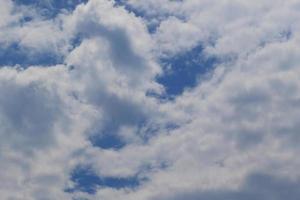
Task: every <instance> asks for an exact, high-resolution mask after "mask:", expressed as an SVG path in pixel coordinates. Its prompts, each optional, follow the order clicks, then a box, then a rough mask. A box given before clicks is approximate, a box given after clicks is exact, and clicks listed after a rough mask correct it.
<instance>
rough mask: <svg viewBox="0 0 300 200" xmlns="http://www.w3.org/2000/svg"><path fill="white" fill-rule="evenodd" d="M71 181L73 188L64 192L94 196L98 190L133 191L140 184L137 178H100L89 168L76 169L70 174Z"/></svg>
mask: <svg viewBox="0 0 300 200" xmlns="http://www.w3.org/2000/svg"><path fill="white" fill-rule="evenodd" d="M71 180H72V181H73V183H74V186H73V187H71V188H67V189H65V191H66V192H69V193H73V192H76V191H80V192H85V193H89V194H95V193H96V191H97V189H98V188H114V189H121V188H131V189H134V188H136V187H138V186H139V185H140V184H141V181H142V180H140V179H139V178H138V177H137V176H132V177H126V178H122V177H100V176H98V175H96V174H95V173H94V172H93V171H92V170H91V168H89V167H82V166H81V167H77V168H76V169H75V170H74V171H73V172H72V173H71Z"/></svg>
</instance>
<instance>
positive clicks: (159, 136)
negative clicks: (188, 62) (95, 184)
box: [0, 0, 300, 200]
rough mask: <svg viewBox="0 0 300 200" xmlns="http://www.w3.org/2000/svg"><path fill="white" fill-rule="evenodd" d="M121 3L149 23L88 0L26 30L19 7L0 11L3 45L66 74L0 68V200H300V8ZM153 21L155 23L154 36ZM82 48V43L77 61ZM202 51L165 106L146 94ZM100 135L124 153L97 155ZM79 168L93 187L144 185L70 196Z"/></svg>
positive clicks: (192, 2) (267, 0) (158, 88)
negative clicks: (164, 70) (126, 182)
mask: <svg viewBox="0 0 300 200" xmlns="http://www.w3.org/2000/svg"><path fill="white" fill-rule="evenodd" d="M0 3H2V2H0ZM127 4H128V5H130V6H133V7H134V8H135V9H138V10H140V11H142V12H144V14H145V16H147V17H146V19H141V18H139V17H136V16H134V14H133V13H129V12H128V11H126V10H125V9H124V8H123V7H116V6H114V5H113V2H112V1H105V0H101V1H96V0H90V1H89V2H88V3H87V4H86V5H85V4H82V5H79V6H78V7H77V9H76V10H75V11H74V12H72V13H67V14H63V15H59V16H57V17H56V18H55V19H43V18H41V17H40V16H39V15H38V14H34V15H33V16H32V17H33V20H32V21H30V22H28V23H26V24H25V25H24V26H21V25H20V24H19V22H18V21H19V19H20V18H19V17H20V16H22V13H21V14H19V15H16V14H13V13H12V10H13V8H15V9H16V8H18V5H15V4H14V3H12V2H10V1H3V5H5V6H4V7H2V8H0V9H3V12H0V13H1V14H0V15H1V16H2V18H1V19H2V20H0V27H1V29H0V34H1V35H7V33H13V34H12V35H8V36H6V37H3V38H2V39H1V44H2V43H3V44H5V43H6V44H9V43H12V42H17V43H18V44H20V45H21V46H24V47H26V48H28V49H29V52H28V54H31V52H34V51H37V52H39V51H43V52H44V51H45V52H47V51H48V50H50V51H55V52H56V53H57V54H58V55H62V56H63V57H65V59H64V65H56V66H49V67H42V66H32V67H29V68H27V69H22V68H16V67H13V66H6V67H2V68H0V93H1V96H0V139H1V140H0V141H1V142H0V150H1V153H0V163H1V164H0V168H1V169H6V170H1V171H0V180H1V181H0V182H1V183H0V195H1V197H2V198H3V199H36V200H40V199H51V200H52V199H72V197H76V196H77V197H86V198H87V199H105V200H110V199H128V200H131V199H132V200H133V199H141V200H160V199H178V200H180V199H191V200H192V199H215V200H218V199H221V197H222V196H223V197H226V198H230V199H239V200H244V199H249V198H250V197H251V198H252V197H254V198H256V199H259V200H262V199H264V200H269V199H273V198H275V197H276V198H277V199H283V198H287V194H286V193H285V192H284V190H285V187H284V186H285V185H289V186H290V187H289V188H290V190H289V194H290V195H292V196H291V197H290V199H297V198H298V197H299V194H298V193H299V192H297V190H295V189H294V188H297V186H298V185H299V176H300V174H299V172H298V171H299V170H298V169H299V164H300V160H299V159H298V158H297V155H298V152H299V147H297V144H298V142H299V136H298V132H299V125H298V124H299V123H298V122H299V119H300V112H299V106H300V93H299V90H300V82H299V77H298V75H299V74H300V70H299V67H298V66H299V63H300V59H299V58H300V55H299V53H298V52H299V47H298V45H297V44H298V43H299V40H300V38H299V36H298V35H299V25H298V24H297V23H295V22H297V21H299V18H300V14H298V13H299V12H298V11H299V3H298V2H297V1H296V0H295V1H294V0H291V1H282V0H277V1H270V0H264V1H260V2H259V3H258V2H257V1H251V2H245V1H239V0H236V1H226V0H224V1H211V0H210V1H207V0H201V1H199V0H197V1H196V0H188V1H166V0H161V1H159V4H158V3H157V1H135V0H131V1H127ZM20 9H21V8H20ZM26 9H28V8H27V7H25V8H24V7H23V8H22V10H26ZM31 9H32V8H31ZM149 16H150V18H149ZM149 19H150V20H153V19H157V21H158V23H159V27H158V28H157V31H156V32H155V33H153V34H150V33H149V32H148V31H147V28H146V23H147V22H145V20H149ZM14 23H15V24H14ZM11 24H13V25H11ZM77 36H79V37H81V38H80V39H81V40H82V42H81V43H80V45H78V46H77V47H75V48H74V49H72V48H71V46H72V44H71V39H73V38H75V37H77ZM199 44H201V45H202V46H203V48H204V54H205V56H207V57H211V56H214V57H217V58H218V59H219V61H220V63H219V64H218V65H217V66H216V69H215V70H213V71H211V72H210V74H209V76H207V78H206V79H203V80H201V81H199V83H198V84H197V86H196V87H195V88H192V89H190V90H188V91H185V92H184V93H183V94H182V95H180V96H178V97H176V99H175V100H173V101H161V100H157V99H155V98H153V97H149V96H147V95H146V94H147V92H148V91H156V92H157V93H159V92H161V90H162V86H161V85H159V84H158V83H156V82H155V77H156V76H157V75H158V74H159V73H161V67H160V66H159V65H158V63H157V59H159V57H160V56H162V55H164V54H165V53H166V54H168V55H169V56H170V55H174V54H177V53H180V52H184V51H187V50H189V49H191V48H193V47H195V46H197V45H199ZM32 55H34V54H32ZM141 122H143V123H144V124H143V125H141ZM169 123H172V124H176V127H177V128H170V127H168V125H169ZM141 126H142V127H141ZM104 130H111V131H113V133H106V134H117V135H119V136H120V137H122V138H123V139H124V140H125V141H126V142H127V143H128V144H127V146H125V147H124V148H121V149H119V150H113V149H110V150H104V149H100V148H99V147H94V146H92V144H91V142H90V141H89V140H88V138H89V137H90V136H91V135H92V134H103V132H104ZM149 134H150V135H151V134H152V135H151V137H149V138H148V140H147V141H144V140H143V138H144V137H146V136H149ZM287 163H288V165H287ZM78 164H81V165H90V167H91V168H92V169H93V170H94V171H95V173H96V174H98V175H99V176H111V177H119V178H120V177H123V178H124V177H125V178H126V177H133V176H136V175H138V177H139V178H146V179H145V180H144V181H143V182H142V184H141V185H140V186H138V187H137V188H133V189H130V188H126V189H118V190H117V189H113V188H101V187H100V188H98V190H97V193H96V194H95V195H91V194H90V195H89V194H84V193H82V192H75V193H74V194H71V193H66V192H64V189H66V188H67V187H68V186H69V185H72V183H70V173H71V172H72V170H73V168H74V167H75V166H77V165H78ZM256 184H259V185H260V186H261V187H264V188H267V189H266V190H264V191H262V190H260V189H259V188H257V187H255V185H256ZM274 196H275V197H274ZM276 198H275V199H276Z"/></svg>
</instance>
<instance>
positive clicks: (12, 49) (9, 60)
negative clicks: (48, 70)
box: [0, 43, 63, 68]
mask: <svg viewBox="0 0 300 200" xmlns="http://www.w3.org/2000/svg"><path fill="white" fill-rule="evenodd" d="M62 62H63V58H62V57H61V56H58V55H56V54H54V53H52V52H30V50H29V49H26V48H23V47H21V46H20V45H19V44H18V43H13V44H11V45H9V46H8V47H3V46H2V47H1V46H0V66H15V65H20V66H21V67H22V68H27V67H28V66H31V65H40V66H50V65H56V64H60V63H62Z"/></svg>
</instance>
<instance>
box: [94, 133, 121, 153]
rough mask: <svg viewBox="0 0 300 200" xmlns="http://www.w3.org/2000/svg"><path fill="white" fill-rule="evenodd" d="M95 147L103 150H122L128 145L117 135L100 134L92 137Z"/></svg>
mask: <svg viewBox="0 0 300 200" xmlns="http://www.w3.org/2000/svg"><path fill="white" fill-rule="evenodd" d="M90 141H91V143H92V144H93V146H96V147H99V148H101V149H115V150H117V149H121V148H123V147H124V146H125V145H126V142H125V141H124V140H123V139H122V138H121V137H120V136H119V135H117V134H115V133H110V134H98V135H93V136H92V137H90Z"/></svg>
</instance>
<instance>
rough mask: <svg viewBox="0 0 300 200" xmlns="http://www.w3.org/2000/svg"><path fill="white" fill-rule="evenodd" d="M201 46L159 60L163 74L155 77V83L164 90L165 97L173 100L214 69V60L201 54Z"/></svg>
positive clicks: (215, 60)
mask: <svg viewBox="0 0 300 200" xmlns="http://www.w3.org/2000/svg"><path fill="white" fill-rule="evenodd" d="M202 51H203V48H202V46H201V45H199V46H196V47H195V48H193V49H191V50H190V51H187V52H184V53H180V54H178V55H175V56H172V57H167V58H161V60H160V63H161V64H162V66H163V67H164V73H163V74H162V75H161V76H159V77H157V82H158V83H160V84H161V85H163V86H164V87H165V89H166V94H165V95H166V96H161V98H167V99H169V98H173V97H176V96H178V95H180V94H182V93H183V91H184V90H185V89H187V88H193V87H195V86H196V85H197V82H198V79H199V78H201V76H203V75H206V74H207V73H208V72H210V71H211V70H213V69H214V66H215V64H216V62H217V59H216V58H207V57H205V56H204V55H203V53H202Z"/></svg>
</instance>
